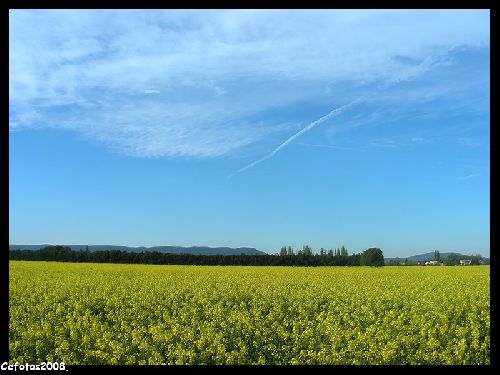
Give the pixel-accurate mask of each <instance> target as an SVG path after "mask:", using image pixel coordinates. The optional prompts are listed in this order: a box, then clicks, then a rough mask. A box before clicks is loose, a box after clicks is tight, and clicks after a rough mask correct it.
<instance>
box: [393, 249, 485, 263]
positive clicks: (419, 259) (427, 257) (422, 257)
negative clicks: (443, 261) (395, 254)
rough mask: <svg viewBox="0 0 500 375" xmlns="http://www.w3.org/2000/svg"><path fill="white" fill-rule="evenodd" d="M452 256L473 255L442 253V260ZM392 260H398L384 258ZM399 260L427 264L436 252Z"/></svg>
mask: <svg viewBox="0 0 500 375" xmlns="http://www.w3.org/2000/svg"><path fill="white" fill-rule="evenodd" d="M450 255H456V256H470V255H471V254H469V255H467V254H461V253H454V252H451V253H440V256H441V258H446V257H448V256H450ZM392 259H396V258H384V260H385V262H386V263H387V262H389V261H390V260H392ZM399 259H401V260H403V259H408V260H414V261H417V262H427V261H428V260H432V259H434V251H431V252H430V253H425V254H419V255H412V256H409V257H399ZM484 259H488V258H484Z"/></svg>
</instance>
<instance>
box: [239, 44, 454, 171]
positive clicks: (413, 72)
mask: <svg viewBox="0 0 500 375" xmlns="http://www.w3.org/2000/svg"><path fill="white" fill-rule="evenodd" d="M454 48H455V47H454V46H452V47H451V48H448V49H447V50H445V51H444V52H442V53H440V54H437V55H435V56H432V55H431V56H428V57H426V58H425V59H424V60H423V61H422V62H421V63H420V64H418V65H417V66H415V67H414V68H413V69H409V71H407V72H402V73H401V74H399V75H398V76H396V77H395V78H393V79H392V80H390V81H389V82H386V83H385V84H382V85H380V86H379V87H378V89H375V90H374V91H373V92H371V93H369V94H365V95H362V96H360V97H359V98H357V99H354V100H353V101H351V102H349V103H347V104H344V105H343V106H341V107H338V108H336V109H334V110H333V111H331V112H329V113H328V114H326V115H325V116H323V117H320V118H319V119H318V120H316V121H314V122H311V123H310V124H309V125H307V126H306V127H305V128H303V129H302V130H300V131H299V132H297V133H295V134H294V135H292V136H291V137H290V138H288V139H287V140H286V141H285V142H283V143H282V144H280V145H279V146H278V147H276V148H275V149H274V150H273V151H271V152H270V153H269V154H267V155H266V156H264V157H262V158H260V159H258V160H256V161H254V162H253V163H250V164H248V165H246V166H244V167H243V168H240V169H238V170H237V171H236V172H235V173H233V174H231V176H232V175H234V174H236V173H240V172H243V171H246V170H247V169H249V168H252V167H255V166H256V165H257V164H260V163H262V162H263V161H264V160H267V159H269V158H271V157H273V156H274V155H276V154H277V153H278V152H279V151H280V150H281V149H282V148H284V147H286V146H288V145H289V144H290V143H291V142H293V140H294V139H296V138H297V137H300V136H301V135H302V134H304V133H306V132H308V131H309V130H311V129H313V128H315V127H316V126H318V125H319V124H321V123H322V122H325V121H326V120H329V119H331V118H332V117H335V116H338V115H340V114H341V113H342V111H344V110H345V109H347V108H349V107H351V106H353V105H355V104H356V103H359V102H361V101H363V100H365V99H366V98H367V97H369V96H372V95H374V94H375V93H377V92H379V91H380V90H385V89H388V88H389V87H391V86H394V85H397V84H398V83H400V82H403V81H409V80H411V79H413V78H415V77H417V76H419V75H421V74H423V73H425V72H427V71H428V70H430V69H431V68H432V66H433V65H434V64H436V63H437V62H439V60H440V59H441V58H442V57H443V56H445V55H446V54H447V53H449V52H450V51H452V50H453V49H454Z"/></svg>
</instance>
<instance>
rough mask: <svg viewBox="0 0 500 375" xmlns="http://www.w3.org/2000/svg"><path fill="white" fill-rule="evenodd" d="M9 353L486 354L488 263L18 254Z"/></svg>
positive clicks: (133, 358)
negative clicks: (325, 263) (136, 260)
mask: <svg viewBox="0 0 500 375" xmlns="http://www.w3.org/2000/svg"><path fill="white" fill-rule="evenodd" d="M9 277H10V283H9V288H10V293H9V310H10V320H9V328H10V329H9V349H10V350H9V355H10V362H15V361H18V362H20V363H26V362H28V363H40V362H42V361H52V362H54V361H63V362H65V363H66V364H67V365H75V364H82V365H86V364H264V363H265V364H489V363H490V354H489V353H490V273H489V267H487V266H486V267H485V266H481V267H383V268H369V267H321V268H306V267H294V268H291V267H279V268H277V267H231V266H229V267H203V266H151V265H113V264H90V263H80V264H76V263H55V262H22V261H11V262H10V269H9Z"/></svg>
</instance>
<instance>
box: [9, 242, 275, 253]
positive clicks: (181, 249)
mask: <svg viewBox="0 0 500 375" xmlns="http://www.w3.org/2000/svg"><path fill="white" fill-rule="evenodd" d="M46 246H54V245H52V244H40V245H24V244H9V250H17V249H20V250H39V249H42V248H44V247H46ZM62 246H68V247H70V248H71V250H75V251H78V250H80V249H81V250H85V249H86V248H87V246H88V249H89V251H105V250H110V251H112V250H119V251H127V252H132V253H140V252H145V251H151V252H154V251H157V252H160V253H170V254H199V255H241V254H246V255H266V254H267V253H265V252H263V251H260V250H257V249H256V248H254V247H226V246H217V247H210V246H168V245H161V246H149V247H148V246H137V247H135V246H124V245H62Z"/></svg>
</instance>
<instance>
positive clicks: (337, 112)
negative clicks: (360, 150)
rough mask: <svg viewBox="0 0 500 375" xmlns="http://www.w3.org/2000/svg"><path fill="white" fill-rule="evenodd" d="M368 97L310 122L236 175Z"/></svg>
mask: <svg viewBox="0 0 500 375" xmlns="http://www.w3.org/2000/svg"><path fill="white" fill-rule="evenodd" d="M367 96H368V95H363V96H360V97H359V98H357V99H355V100H353V101H351V102H349V103H347V104H344V105H343V106H341V107H338V108H335V109H334V110H333V111H330V112H329V113H328V114H326V115H324V116H323V117H320V118H319V119H318V120H316V121H314V122H311V123H310V124H309V125H307V126H306V127H305V128H303V129H302V130H300V131H298V132H297V133H295V134H294V135H292V136H291V137H290V138H288V139H287V140H286V141H285V142H283V143H282V144H280V145H279V146H278V147H276V148H275V149H274V150H273V151H271V152H270V153H269V154H267V155H266V156H264V157H263V158H261V159H259V160H256V161H254V162H253V163H250V164H248V165H247V166H245V167H243V168H240V169H238V171H237V173H239V172H243V171H245V170H247V169H249V168H252V167H254V166H256V165H257V164H260V163H262V162H263V161H264V160H267V159H269V158H270V157H273V156H274V155H276V154H277V153H278V152H279V151H280V150H281V149H282V148H283V147H286V146H288V145H289V144H290V143H291V142H293V140H294V139H295V138H297V137H300V136H301V135H302V134H304V133H305V132H308V131H309V130H311V129H313V128H315V127H316V126H318V125H319V124H321V123H322V122H325V121H326V120H329V119H331V118H332V117H335V116H338V115H340V114H341V113H342V111H344V110H345V109H347V108H349V107H351V106H353V105H354V104H356V103H358V102H360V101H362V100H364V99H366V97H367Z"/></svg>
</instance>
